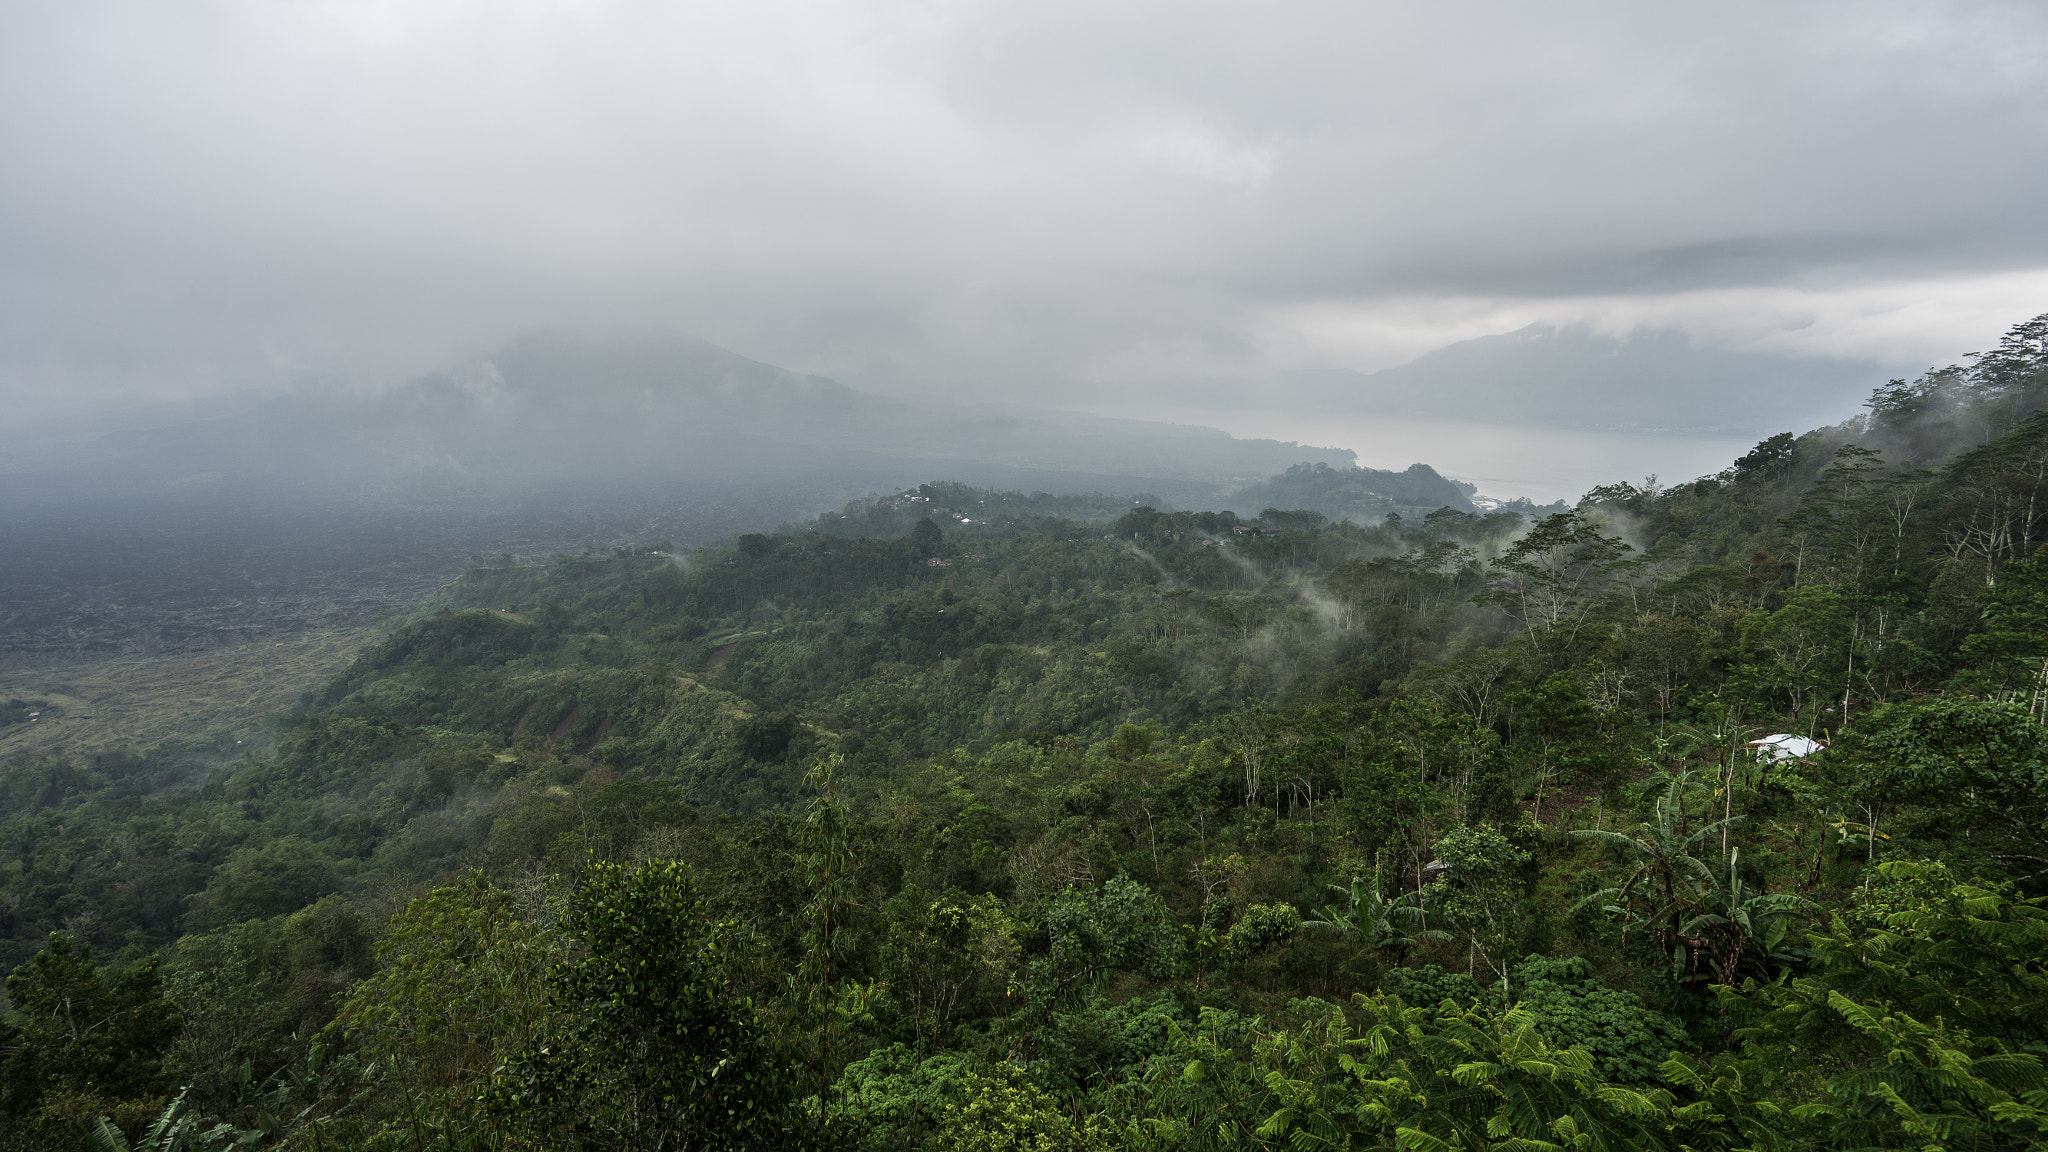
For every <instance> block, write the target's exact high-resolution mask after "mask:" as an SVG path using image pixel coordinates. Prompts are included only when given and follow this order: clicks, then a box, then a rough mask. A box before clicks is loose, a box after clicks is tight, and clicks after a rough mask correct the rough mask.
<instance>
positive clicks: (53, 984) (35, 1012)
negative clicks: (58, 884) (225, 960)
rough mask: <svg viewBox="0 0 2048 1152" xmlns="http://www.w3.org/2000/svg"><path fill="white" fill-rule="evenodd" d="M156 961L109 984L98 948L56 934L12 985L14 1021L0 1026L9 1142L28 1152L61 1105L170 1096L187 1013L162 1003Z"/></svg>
mask: <svg viewBox="0 0 2048 1152" xmlns="http://www.w3.org/2000/svg"><path fill="white" fill-rule="evenodd" d="M157 963H158V961H157V958H156V957H155V956H151V957H149V958H148V959H147V960H144V961H142V962H141V963H139V964H136V965H133V966H131V967H129V968H127V969H126V970H123V971H119V972H116V973H113V974H111V978H109V974H106V973H102V972H101V971H100V969H99V967H98V966H97V965H95V964H94V963H93V960H92V949H91V948H90V947H83V946H80V945H78V944H76V943H74V942H73V941H72V939H71V937H70V936H68V935H66V934H65V933H62V932H53V933H51V934H50V939H49V943H48V944H46V945H45V946H44V948H43V950H42V951H41V952H39V953H37V954H36V955H35V957H34V958H33V959H31V960H30V961H29V962H28V963H26V964H24V965H22V966H21V967H19V968H17V969H15V970H14V972H13V973H12V974H11V975H9V976H8V977H7V998H8V1000H9V1001H10V1002H11V1003H12V1004H13V1005H14V1017H13V1018H12V1019H11V1020H5V1021H0V1136H6V1137H7V1139H8V1141H9V1142H12V1141H20V1142H22V1143H23V1144H27V1143H28V1135H29V1133H31V1132H32V1131H34V1130H35V1129H37V1128H38V1127H39V1126H40V1125H39V1124H38V1113H39V1111H40V1110H41V1109H42V1108H43V1106H44V1104H45V1102H46V1101H48V1100H51V1099H52V1098H57V1097H66V1096H68V1097H74V1098H79V1097H82V1098H87V1099H90V1100H93V1101H97V1102H99V1103H98V1104H97V1105H96V1106H97V1108H100V1109H104V1108H107V1107H109V1106H111V1105H112V1104H113V1103H116V1102H119V1101H127V1100H134V1099H137V1098H140V1097H148V1096H155V1095H158V1094H160V1093H161V1092H163V1090H164V1089H165V1087H166V1084H165V1083H164V1076H163V1056H164V1053H165V1052H166V1051H168V1050H169V1049H170V1046H171V1044H172V1042H173V1041H174V1040H176V1039H177V1036H178V1008H177V1005H175V1004H173V1003H172V1002H171V1001H170V1000H168V999H166V998H165V997H164V995H163V990H162V987H161V981H160V979H159V978H158V975H157Z"/></svg>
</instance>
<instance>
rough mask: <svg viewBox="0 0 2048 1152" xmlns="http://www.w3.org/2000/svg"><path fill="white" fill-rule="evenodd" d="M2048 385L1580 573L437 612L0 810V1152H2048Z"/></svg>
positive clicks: (1170, 554) (984, 578) (1396, 575)
mask: <svg viewBox="0 0 2048 1152" xmlns="http://www.w3.org/2000/svg"><path fill="white" fill-rule="evenodd" d="M2044 333H2048V317H2043V318H2042V319H2040V320H2037V321H2033V322H2031V323H2030V324H2029V325H2023V326H2021V327H2019V328H2017V329H2015V330H2014V332H2013V333H2012V334H2011V335H2010V337H2009V338H2008V340H2007V341H2006V343H2005V345H2003V346H2002V347H2001V349H2000V350H1999V351H1998V352H1997V353H1994V354H1993V355H1991V356H1987V357H1984V358H1981V359H1979V360H1978V361H1977V362H1976V363H1975V364H1974V365H1972V366H1971V367H1969V368H1967V369H1961V370H1956V371H1952V372H1951V371H1943V372H1934V373H1930V374H1928V375H1927V376H1925V377H1922V378H1920V379H1919V380H1917V381H1912V382H1898V383H1895V384H1893V385H1890V386H1887V387H1884V388H1880V389H1879V390H1878V392H1877V393H1876V395H1874V396H1873V397H1872V398H1871V403H1870V409H1869V415H1868V416H1867V417H1863V418H1859V419H1857V420H1853V421H1850V422H1847V423H1844V424H1841V425H1836V426H1832V427H1828V428H1824V429H1820V430H1816V431H1813V432H1809V433H1806V434H1805V435H1794V434H1792V433H1785V434H1782V435H1776V436H1772V437H1768V438H1766V439H1764V440H1763V441H1762V442H1760V443H1759V444H1758V445H1757V446H1756V448H1755V449H1754V450H1753V451H1751V452H1749V453H1747V454H1745V455H1744V456H1743V457H1742V458H1740V459H1738V460H1735V461H1732V462H1731V463H1730V466H1729V467H1728V468H1727V469H1725V470H1724V471H1722V472H1720V473H1718V474H1716V475H1713V476H1706V477H1701V478H1698V479H1696V480H1693V481H1691V482H1688V483H1685V484H1679V485H1674V486H1672V487H1670V488H1657V489H1654V490H1645V489H1642V488H1638V487H1636V486H1634V485H1630V484H1615V485H1610V486H1607V487H1603V488H1600V489H1596V490H1595V491H1593V492H1591V493H1588V494H1587V496H1586V498H1585V499H1584V500H1583V501H1582V502H1581V503H1580V504H1579V505H1578V506H1577V507H1575V508H1571V509H1567V510H1562V511H1555V512H1537V511H1535V510H1530V511H1529V512H1528V513H1527V514H1525V513H1524V512H1518V511H1514V510H1494V511H1487V512H1480V511H1466V510H1461V509H1459V508H1457V507H1445V506H1439V507H1437V508H1435V509H1432V510H1430V511H1429V512H1427V513H1426V514H1421V515H1413V516H1410V515H1403V516H1401V517H1400V518H1399V519H1389V518H1386V517H1384V516H1381V517H1379V518H1377V519H1374V520H1372V521H1371V522H1370V523H1365V524H1361V523H1358V522H1354V521H1348V520H1341V519H1340V520H1334V521H1333V520H1331V519H1330V518H1329V517H1328V516H1327V514H1324V513H1320V512H1315V511H1311V510H1307V509H1298V508H1297V509H1285V508H1279V507H1274V508H1271V509H1269V510H1265V511H1262V512H1260V513H1259V514H1258V515H1257V516H1256V517H1254V516H1251V515H1248V514H1242V513H1225V512H1204V511H1170V510H1162V509H1159V508H1156V507H1152V506H1149V505H1142V504H1140V505H1135V506H1130V507H1128V508H1126V507H1124V506H1123V505H1122V504H1121V503H1118V504H1117V505H1116V507H1115V508H1114V509H1112V508H1111V507H1110V506H1109V505H1108V504H1107V502H1106V500H1105V498H1077V497H1072V496H1064V497H1063V496H1047V495H1036V496H1032V495H1024V494H1020V493H1016V492H1007V491H1003V490H1000V489H989V488H981V487H974V486H969V485H966V484H959V483H942V484H928V485H924V486H921V487H918V488H915V489H906V490H902V491H899V492H898V493H896V494H894V495H891V496H887V497H875V498H871V499H864V500H859V501H855V502H853V503H851V504H848V505H846V506H845V507H844V508H843V509H842V510H841V511H839V512H836V513H832V514H829V515H825V516H820V517H816V518H812V519H808V520H804V521H801V522H797V523H793V524H791V525H788V526H786V527H784V528H782V529H780V530H777V531H775V532H772V533H768V532H760V533H746V534H741V535H737V536H733V537H729V538H726V539H723V540H720V541H717V542H714V543H710V544H706V545H703V546H700V547H695V548H683V547H676V546H663V545H654V544H638V545H632V546H623V547H619V548H616V549H612V550H608V551H591V552H587V553H584V554H581V555H561V556H556V557H553V558H550V559H547V560H545V561H536V562H524V563H522V562H519V561H517V560H515V559H513V558H510V557H506V558H501V559H500V560H497V561H488V560H486V561H483V562H480V563H477V564H475V565H473V566H471V567H470V568H469V569H468V570H467V571H465V572H464V574H463V575H462V576H461V578H460V579H459V580H457V581H456V582H454V583H453V584H451V585H450V586H448V587H446V588H444V589H442V590H441V591H440V592H439V593H438V594H437V595H435V596H433V597H431V598H429V599H427V600H426V601H424V602H422V603H419V604H417V605H415V606H414V607H413V608H412V609H410V610H409V611H407V612H406V613H404V614H402V615H401V616H400V617H399V618H396V619H394V620H392V621H391V622H390V627H389V631H388V633H387V634H386V635H385V636H384V637H383V638H382V639H380V640H378V641H377V642H376V643H373V644H371V645H368V646H366V647H365V648H364V649H363V650H362V651H361V653H360V654H359V655H358V656H357V658H356V659H355V660H354V661H353V662H352V663H351V664H350V665H349V666H348V667H347V668H346V669H345V670H343V671H342V672H340V673H339V674H338V675H336V676H335V677H333V678H332V679H331V680H329V681H328V682H327V683H326V684H325V685H324V686H322V687H321V688H320V689H319V690H317V691H315V692H311V693H308V694H307V696H306V697H305V698H304V699H303V700H302V701H301V703H300V705H299V707H298V708H296V709H295V710H293V711H292V712H291V713H290V714H288V715H285V716H282V717H280V718H279V720H278V722H277V726H276V729H275V735H274V739H273V741H272V742H270V743H268V744H265V745H263V746H260V747H244V748H236V747H233V746H228V745H225V743H224V741H221V742H216V743H212V744H209V743H206V742H203V741H199V740H196V739H195V740H188V741H183V742H176V741H174V742H167V743H164V744H160V745H157V746H155V747H152V748H146V749H136V750H132V751H102V752H96V753H93V754H91V755H78V756H53V757H50V758H48V759H45V760H42V761H40V762H38V763H34V764H30V765H23V766H19V767H15V768H13V769H11V770H10V771H8V772H7V773H6V775H5V776H4V777H0V965H4V966H8V967H12V968H13V970H14V975H13V976H12V977H10V978H9V980H8V985H7V990H8V996H9V999H10V1004H11V1006H12V1008H11V1013H10V1015H9V1016H8V1017H7V1018H6V1022H5V1023H4V1024H0V1083H4V1084H6V1085H7V1086H8V1087H7V1093H6V1094H5V1095H4V1096H0V1125H4V1127H0V1136H4V1138H5V1139H6V1140H7V1141H8V1146H9V1147H15V1146H23V1147H84V1146H85V1144H84V1137H83V1124H84V1122H85V1121H84V1118H86V1117H90V1116H97V1115H100V1114H106V1115H108V1116H109V1117H110V1119H111V1122H113V1123H115V1124H117V1125H119V1126H121V1127H122V1129H123V1130H124V1131H126V1132H129V1133H135V1132H138V1131H140V1129H141V1128H142V1127H143V1126H144V1125H145V1124H146V1123H147V1122H149V1121H150V1120H151V1119H153V1118H155V1117H157V1116H158V1115H160V1114H161V1112H162V1110H163V1109H165V1108H166V1107H169V1108H170V1109H171V1110H172V1111H173V1112H174V1113H178V1110H181V1109H182V1110H183V1112H182V1113H179V1114H184V1115H188V1116H190V1117H191V1118H193V1123H195V1124H198V1123H202V1122H203V1123H204V1124H206V1125H208V1126H211V1125H213V1124H216V1123H225V1124H228V1125H230V1128H229V1129H228V1130H226V1131H225V1132H224V1135H236V1136H237V1138H241V1137H242V1135H246V1140H247V1144H246V1145H245V1146H263V1145H272V1146H285V1147H292V1148H309V1149H310V1148H325V1147H351V1148H372V1149H382V1148H393V1149H397V1148H411V1147H422V1146H424V1147H433V1146H436V1145H440V1146H448V1147H462V1148H485V1147H492V1148H518V1149H541V1148H559V1147H566V1146H575V1147H607V1146H609V1147H617V1146H651V1141H652V1140H654V1139H655V1138H656V1136H658V1137H659V1138H660V1139H664V1140H673V1141H676V1142H678V1143H681V1142H683V1141H690V1142H693V1143H692V1146H695V1145H696V1144H705V1143H708V1144H715V1145H717V1146H727V1147H762V1148H769V1147H808V1146H818V1147H846V1148H860V1149H963V1148H991V1147H1003V1146H1018V1145H1020V1144H1021V1145H1023V1146H1029V1147H1036V1148H1084V1149H1108V1148H1132V1149H1152V1148H1161V1147H1175V1148H1195V1149H1225V1148H1230V1149H1248V1148H1260V1147H1277V1146H1280V1144H1281V1143H1283V1142H1284V1143H1286V1144H1287V1145H1288V1146H1291V1147H1302V1146H1339V1147H1341V1146H1344V1142H1345V1141H1349V1142H1350V1145H1351V1146H1354V1147H1396V1146H1400V1147H1459V1146H1463V1147H1474V1148H1483V1147H1506V1146H1510V1145H1509V1144H1504V1143H1502V1142H1504V1141H1519V1143H1513V1144H1512V1145H1511V1146H1513V1147H1528V1148H1538V1147H1560V1146H1580V1145H1584V1146H1588V1147H1593V1146H1604V1147H1610V1148H1631V1149H1635V1148H1642V1149H1670V1150H1672V1152H1677V1150H1678V1149H1680V1148H1702V1147H1725V1148H1742V1147H1764V1146H1784V1147H1796V1148H1816V1149H1843V1150H1847V1149H1864V1148H1884V1147H1923V1146H1926V1145H1928V1144H1929V1142H1931V1141H1939V1142H1940V1143H1941V1146H1959V1147H1960V1146H1973V1147H1984V1148H2030V1147H2034V1146H2037V1145H2038V1143H2039V1133H2040V1132H2041V1131H2044V1130H2048V1127H2044V1125H2048V1110H2044V1108H2048V1106H2044V1104H2043V1100H2042V1097H2041V1092H2042V1091H2043V1090H2044V1087H2048V1073H2044V1070H2043V1067H2042V1062H2041V1061H2042V1053H2043V1052H2048V1030H2044V1025H2043V1022H2042V1019H2041V1016H2040V1013H2039V1012H2038V1006H2039V1004H2040V1003H2041V1002H2043V1000H2044V999H2048V960H2044V957H2048V833H2044V831H2043V830H2044V828H2048V786H2044V781H2048V768H2044V766H2048V727H2044V725H2043V723H2042V720H2041V716H2040V707H2039V700H2038V693H2037V687H2038V685H2039V683H2040V682H2041V677H2042V668H2043V667H2044V661H2048V560H2043V559H2037V552H2038V549H2039V547H2040V546H2041V544H2042V543H2043V542H2044V537H2048V499H2043V497H2048V490H2044V485H2048V470H2044V468H2043V467H2042V461H2043V460H2048V348H2044V347H2043V340H2042V337H2043V335H2044ZM1332 474H1335V475H1336V476H1337V480H1338V481H1343V482H1349V481H1350V480H1352V479H1355V478H1351V477H1346V476H1344V475H1343V474H1342V473H1340V472H1337V470H1332ZM1403 475H1405V476H1407V477H1409V478H1410V479H1421V480H1426V479H1428V477H1422V476H1419V475H1418V474H1417V472H1416V470H1410V473H1408V474H1403ZM1432 475H1433V474H1432ZM1438 479H1440V478H1438ZM1328 480H1329V476H1327V475H1326V474H1324V473H1321V472H1319V471H1317V470H1315V469H1308V470H1305V472H1297V473H1294V474H1293V475H1292V477H1291V479H1290V477H1289V476H1287V475H1283V476H1281V477H1279V478H1277V479H1276V480H1274V481H1273V482H1272V483H1273V484H1275V485H1283V486H1284V485H1285V484H1288V483H1292V484H1295V485H1302V484H1305V483H1316V484H1321V483H1324V482H1326V481H1328ZM1276 490H1278V489H1276ZM1111 511H1115V512H1116V515H1115V516H1114V518H1109V517H1108V513H1109V512H1111ZM1090 517H1101V518H1090ZM6 715H7V716H8V717H9V718H10V719H12V717H13V713H12V712H9V713H7V714H6ZM1770 735H1798V736H1802V737H1812V738H1814V739H1816V740H1817V741H1819V742H1820V743H1822V744H1824V745H1826V748H1825V749H1824V750H1823V751H1821V752H1819V753H1815V754H1809V755H1804V756H1798V757H1788V758H1783V759H1774V758H1772V757H1771V756H1769V755H1760V754H1759V750H1758V749H1756V748H1755V747H1752V742H1753V741H1756V740H1758V738H1760V737H1764V736H1770ZM88 947H89V948H90V949H91V950H92V951H91V955H90V957H89V958H87V957H84V956H83V955H82V953H81V951H80V950H81V949H84V948H88ZM155 957H161V966H160V967H159V964H158V960H157V959H155ZM101 965H104V967H100V966H101ZM79 1003H89V1004H90V1005H92V1011H93V1012H94V1013H95V1014H96V1018H102V1019H106V1020H109V1021H119V1022H120V1025H119V1027H118V1028H115V1029H110V1030H109V1031H108V1033H107V1035H106V1038H105V1039H104V1040H100V1041H96V1042H95V1043H94V1044H93V1045H91V1046H87V1045H83V1044H80V1043H78V1042H77V1041H76V1039H75V1036H76V1034H75V1033H74V1032H73V1031H71V1030H70V1028H69V1025H68V1023H67V1021H68V1020H70V1019H71V1018H72V1016H71V1015H69V1014H68V1013H70V1012H71V1011H72V1010H71V1009H70V1008H69V1007H67V1006H69V1005H74V1004H79ZM174 1093H178V1094H179V1095H178V1096H177V1101H178V1102H176V1103H171V1102H170V1101H171V1097H172V1095H173V1094H174ZM238 1134H239V1135H238ZM650 1134H652V1135H650ZM565 1141H566V1142H567V1143H565ZM578 1141H580V1142H581V1143H577V1142H578ZM1004 1142H1008V1144H1007V1145H1006V1144H1005V1143H1004Z"/></svg>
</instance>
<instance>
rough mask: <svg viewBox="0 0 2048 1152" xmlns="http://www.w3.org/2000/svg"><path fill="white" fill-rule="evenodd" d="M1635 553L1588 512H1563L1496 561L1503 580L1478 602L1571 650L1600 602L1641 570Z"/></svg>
mask: <svg viewBox="0 0 2048 1152" xmlns="http://www.w3.org/2000/svg"><path fill="white" fill-rule="evenodd" d="M1634 551H1635V548H1634V547H1632V546H1630V545H1629V544H1628V543H1626V542H1625V541H1623V540H1622V539H1621V538H1620V537H1617V536H1604V535H1602V534H1601V532H1600V528H1599V525H1598V523H1597V522H1596V520H1595V519H1594V518H1593V517H1591V516H1589V515H1588V514H1587V513H1585V512H1584V511H1572V512H1559V513H1556V514H1554V515H1550V516H1546V517H1544V518H1543V519H1541V520H1538V521H1537V522H1536V523H1535V524H1534V525H1533V526H1532V527H1531V528H1530V529H1529V533H1528V535H1526V536H1523V537H1522V538H1521V539H1520V540H1517V541H1515V543H1514V545H1513V546H1512V547H1510V548H1509V549H1508V550H1507V552H1506V553H1504V554H1503V555H1502V556H1501V557H1500V558H1499V559H1498V560H1495V561H1494V568H1495V569H1496V570H1498V571H1499V572H1500V573H1501V579H1500V581H1499V582H1497V583H1496V585H1495V586H1494V587H1493V588H1492V589H1491V590H1490V591H1488V592H1487V593H1486V594H1485V595H1483V596H1479V597H1475V599H1478V600H1481V601H1484V602H1486V603H1491V604H1498V605H1500V606H1501V607H1502V608H1505V609H1506V610H1507V612H1508V614H1509V615H1511V616H1513V617H1514V618H1515V619H1517V620H1520V621H1521V622H1522V625H1523V626H1524V627H1525V628H1527V629H1528V630H1529V631H1530V632H1532V633H1533V632H1536V631H1538V630H1539V629H1540V630H1548V631H1551V632H1554V633H1556V634H1557V636H1558V638H1559V639H1560V640H1562V641H1564V643H1565V644H1567V645H1569V644H1570V643H1571V642H1572V641H1573V640H1574V639H1576V638H1577V636H1578V633H1579V629H1580V628H1581V627H1583V626H1584V624H1585V622H1586V614H1587V613H1588V612H1589V611H1590V610H1591V609H1592V607H1593V605H1594V604H1595V603H1596V602H1598V600H1599V599H1600V597H1601V596H1603V595H1605V594H1606V593H1607V592H1608V591H1609V590H1610V589H1612V588H1614V587H1615V586H1616V585H1618V584H1619V583H1621V581H1623V580H1624V579H1626V578H1627V577H1628V575H1629V574H1630V573H1631V572H1632V571H1633V570H1634V569H1635V568H1637V567H1639V566H1640V564H1639V562H1637V561H1632V560H1630V559H1628V556H1629V554H1630V553H1632V552H1634Z"/></svg>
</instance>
